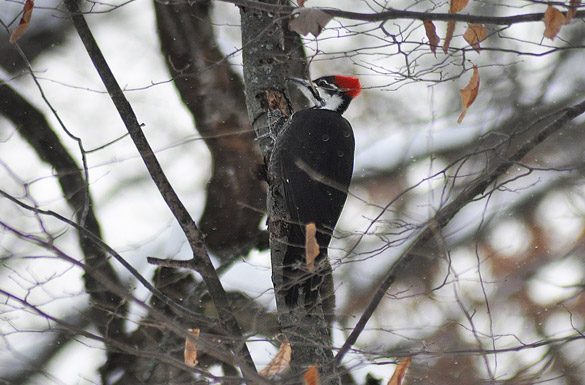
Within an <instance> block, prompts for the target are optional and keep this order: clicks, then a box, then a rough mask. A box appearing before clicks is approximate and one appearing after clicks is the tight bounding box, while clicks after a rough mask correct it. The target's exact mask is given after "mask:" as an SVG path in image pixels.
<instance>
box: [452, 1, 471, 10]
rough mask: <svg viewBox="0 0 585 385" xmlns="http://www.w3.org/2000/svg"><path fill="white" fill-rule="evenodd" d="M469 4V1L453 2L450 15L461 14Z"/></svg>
mask: <svg viewBox="0 0 585 385" xmlns="http://www.w3.org/2000/svg"><path fill="white" fill-rule="evenodd" d="M468 3H469V0H451V2H450V3H449V13H457V12H461V11H462V10H463V8H465V7H466V6H467V4H468Z"/></svg>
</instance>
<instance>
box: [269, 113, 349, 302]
mask: <svg viewBox="0 0 585 385" xmlns="http://www.w3.org/2000/svg"><path fill="white" fill-rule="evenodd" d="M354 149H355V143H354V136H353V131H352V128H351V125H350V124H349V122H348V121H347V120H346V119H345V118H343V117H342V116H341V115H340V114H339V113H337V112H334V111H330V110H321V109H308V110H302V111H299V112H297V113H295V114H294V115H293V116H292V117H291V119H290V121H289V122H288V123H287V124H286V125H285V127H284V128H283V131H282V133H281V134H280V135H279V136H278V138H277V141H276V144H275V149H274V151H273V157H275V159H271V162H273V164H274V166H276V167H278V168H279V170H280V172H281V175H282V177H283V179H284V193H285V200H286V203H287V209H288V211H289V213H290V216H291V218H290V219H291V220H290V223H289V224H288V232H287V235H288V241H289V246H288V249H287V253H286V255H285V259H284V280H285V285H287V286H288V287H286V288H285V289H286V290H287V292H286V294H285V299H286V302H287V304H288V305H291V306H292V305H294V304H296V302H297V299H298V289H299V285H303V286H304V287H305V289H304V290H305V295H306V300H305V303H307V301H311V302H312V301H313V300H314V299H316V296H317V292H316V289H317V288H318V286H319V284H320V282H321V280H322V276H321V274H318V272H317V275H315V274H312V275H311V274H307V271H306V268H305V249H304V245H305V225H306V224H307V223H310V222H313V223H315V225H316V226H317V236H316V238H317V242H318V243H319V246H320V249H321V253H320V255H319V256H318V257H317V264H318V262H319V261H320V260H322V259H323V258H324V257H325V256H326V255H327V247H328V245H329V242H330V241H331V234H332V232H333V229H334V228H335V225H336V224H337V220H338V219H339V215H340V214H341V211H342V209H343V205H344V204H345V200H346V198H347V189H348V187H349V184H350V180H351V176H352V172H353V158H354Z"/></svg>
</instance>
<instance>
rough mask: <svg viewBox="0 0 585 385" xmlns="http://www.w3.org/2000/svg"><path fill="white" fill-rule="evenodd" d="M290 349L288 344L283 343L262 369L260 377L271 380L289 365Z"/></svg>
mask: <svg viewBox="0 0 585 385" xmlns="http://www.w3.org/2000/svg"><path fill="white" fill-rule="evenodd" d="M291 352H292V349H291V347H290V344H289V343H288V342H283V343H282V344H281V345H280V348H279V349H278V353H276V356H274V358H273V359H272V360H270V363H269V364H268V365H266V367H265V368H264V369H262V370H261V371H260V375H262V376H264V377H268V378H272V377H274V376H276V375H278V374H279V373H281V372H282V371H283V370H284V369H286V367H287V366H288V364H289V363H290V355H291Z"/></svg>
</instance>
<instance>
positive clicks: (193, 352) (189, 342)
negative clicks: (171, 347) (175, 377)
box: [185, 329, 199, 368]
mask: <svg viewBox="0 0 585 385" xmlns="http://www.w3.org/2000/svg"><path fill="white" fill-rule="evenodd" d="M197 337H199V329H189V336H187V338H185V365H187V366H190V367H192V368H194V367H195V366H197V364H198V361H197V345H196V344H195V339H196V338H197Z"/></svg>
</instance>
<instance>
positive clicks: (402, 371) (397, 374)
mask: <svg viewBox="0 0 585 385" xmlns="http://www.w3.org/2000/svg"><path fill="white" fill-rule="evenodd" d="M411 360H412V359H411V358H410V357H407V358H405V359H403V360H402V361H400V362H399V363H398V365H397V366H396V370H395V371H394V374H393V375H392V378H391V379H390V381H388V385H400V384H402V381H404V377H405V376H406V371H407V370H408V367H409V366H410V361H411Z"/></svg>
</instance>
